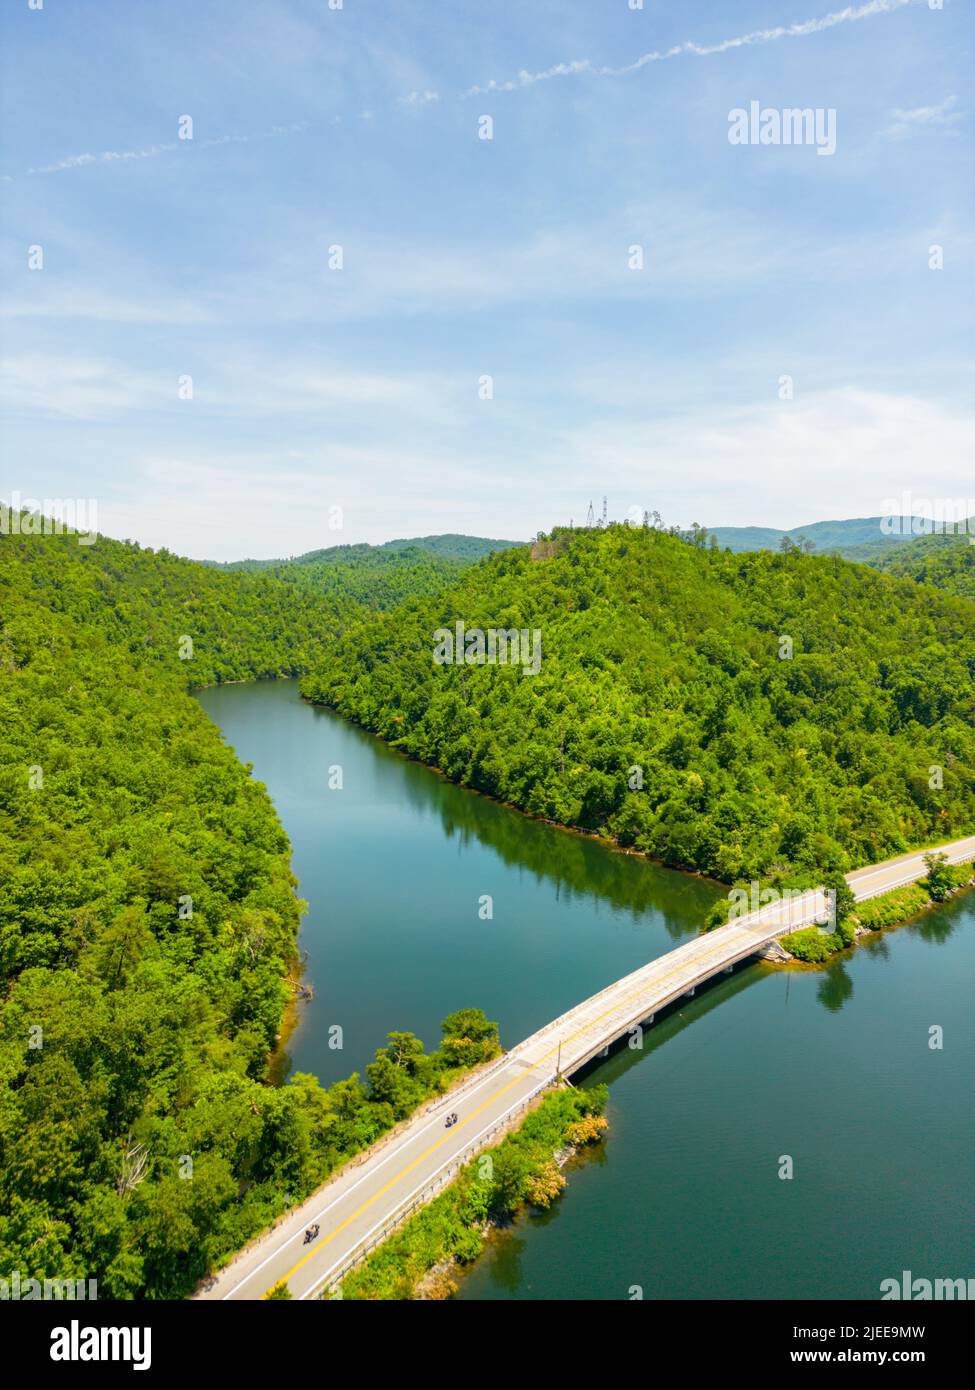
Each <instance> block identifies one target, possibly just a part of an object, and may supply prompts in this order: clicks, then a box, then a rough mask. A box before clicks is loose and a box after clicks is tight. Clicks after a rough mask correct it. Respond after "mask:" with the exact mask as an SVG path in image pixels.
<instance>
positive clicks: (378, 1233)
mask: <svg viewBox="0 0 975 1390" xmlns="http://www.w3.org/2000/svg"><path fill="white" fill-rule="evenodd" d="M556 1079H557V1078H556V1077H554V1076H550V1077H547V1078H546V1079H545V1080H544V1081H540V1082H539V1084H538V1085H537V1086H536V1087H535V1088H534V1089H533V1090H532V1091H529V1093H528V1095H527V1096H523V1097H522V1098H521V1099H520V1100H519V1101H516V1102H515V1104H514V1105H512V1107H511V1108H510V1110H506V1111H505V1113H504V1114H503V1115H502V1116H500V1117H499V1118H498V1119H496V1120H492V1121H491V1124H490V1125H488V1126H487V1128H486V1129H482V1130H481V1131H480V1133H479V1134H477V1135H476V1136H475V1137H474V1138H473V1139H471V1140H470V1141H469V1142H468V1143H467V1144H466V1145H465V1146H464V1148H463V1149H461V1150H460V1151H459V1152H458V1153H456V1154H454V1155H453V1157H452V1158H451V1159H450V1160H449V1162H447V1163H446V1164H444V1166H443V1168H441V1169H440V1170H439V1172H437V1173H436V1174H435V1175H434V1176H433V1177H432V1178H429V1179H427V1181H426V1182H424V1183H423V1184H422V1186H421V1187H419V1188H417V1189H416V1190H415V1191H414V1192H411V1193H410V1195H409V1196H408V1197H405V1198H404V1199H403V1201H402V1203H401V1204H400V1205H399V1206H398V1207H397V1208H396V1210H395V1211H394V1212H391V1213H390V1214H389V1215H388V1216H386V1217H384V1218H383V1220H382V1222H381V1223H380V1224H379V1225H378V1226H374V1227H373V1229H372V1230H371V1231H369V1232H368V1234H367V1235H365V1236H363V1238H362V1240H361V1241H360V1242H359V1244H358V1245H356V1247H355V1249H354V1250H353V1251H351V1252H350V1253H349V1254H347V1255H344V1256H343V1257H342V1259H341V1260H340V1261H339V1263H338V1264H336V1265H333V1266H332V1268H331V1269H330V1270H328V1271H327V1272H326V1273H325V1274H323V1275H322V1277H321V1278H320V1279H318V1280H317V1281H316V1282H315V1283H314V1284H313V1285H312V1287H311V1288H310V1289H309V1290H308V1292H307V1293H306V1294H303V1295H302V1298H312V1297H315V1298H325V1297H326V1296H327V1294H328V1292H329V1290H331V1289H333V1288H334V1287H335V1285H336V1284H340V1283H341V1282H342V1280H343V1279H344V1278H345V1277H346V1275H347V1274H349V1273H350V1272H351V1271H352V1270H353V1269H355V1268H356V1266H357V1265H360V1264H362V1262H363V1260H365V1259H367V1258H368V1256H369V1255H370V1254H371V1253H372V1251H373V1250H375V1248H376V1246H377V1245H382V1244H383V1242H384V1241H386V1240H388V1239H389V1237H390V1235H391V1234H392V1233H393V1231H394V1230H396V1228H397V1227H398V1226H402V1224H403V1222H404V1221H407V1220H408V1219H409V1218H410V1217H411V1216H412V1215H413V1213H414V1212H415V1211H417V1210H418V1209H419V1208H420V1207H422V1206H425V1205H426V1203H427V1202H429V1201H430V1200H431V1198H432V1197H434V1196H435V1195H436V1193H437V1192H438V1191H439V1190H440V1189H442V1188H444V1187H446V1186H447V1184H448V1183H449V1182H450V1181H451V1180H452V1179H453V1178H454V1177H455V1176H456V1174H457V1173H459V1172H460V1170H461V1168H463V1167H464V1166H465V1164H467V1163H469V1162H470V1160H471V1159H472V1158H474V1157H475V1156H476V1155H477V1153H478V1152H479V1151H480V1150H481V1149H482V1148H484V1146H485V1144H486V1143H487V1141H488V1140H489V1139H491V1138H492V1137H493V1136H494V1135H495V1134H497V1133H498V1131H499V1130H502V1129H505V1128H507V1126H508V1125H509V1124H510V1123H511V1120H512V1117H513V1116H515V1115H517V1114H518V1113H519V1112H520V1111H522V1110H524V1109H526V1108H527V1106H529V1105H531V1103H532V1101H533V1100H535V1099H536V1097H538V1096H539V1095H541V1093H542V1091H547V1090H548V1088H549V1087H550V1086H551V1085H552V1084H553V1082H555V1080H556Z"/></svg>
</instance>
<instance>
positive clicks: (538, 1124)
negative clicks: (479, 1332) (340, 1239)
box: [342, 1086, 606, 1299]
mask: <svg viewBox="0 0 975 1390" xmlns="http://www.w3.org/2000/svg"><path fill="white" fill-rule="evenodd" d="M605 1102H606V1088H605V1087H604V1086H598V1087H594V1088H592V1089H591V1090H581V1089H572V1088H569V1089H565V1090H558V1091H553V1092H551V1093H549V1094H548V1095H546V1096H545V1097H544V1099H543V1100H542V1102H541V1104H540V1105H539V1106H538V1107H537V1109H535V1110H532V1111H531V1112H530V1113H529V1115H528V1116H527V1117H526V1119H525V1120H524V1122H523V1123H522V1124H521V1125H520V1126H519V1128H518V1129H517V1130H516V1131H515V1132H514V1133H512V1134H509V1135H507V1136H506V1137H505V1138H504V1139H503V1140H502V1141H501V1143H500V1144H498V1145H497V1146H496V1147H495V1148H493V1149H488V1150H486V1151H485V1152H484V1153H482V1154H479V1155H478V1157H477V1158H475V1159H472V1161H471V1162H470V1163H469V1164H468V1165H467V1166H466V1167H465V1168H463V1169H462V1170H461V1172H460V1173H459V1175H458V1176H457V1178H456V1179H455V1181H454V1182H453V1183H451V1185H450V1186H449V1187H448V1188H447V1189H446V1190H445V1191H444V1192H442V1193H441V1194H440V1196H439V1197H437V1198H436V1199H435V1200H434V1201H432V1202H431V1203H430V1204H429V1205H428V1206H426V1207H424V1208H422V1210H420V1211H419V1212H417V1213H416V1215H415V1216H413V1217H411V1218H410V1220H409V1221H408V1222H407V1223H406V1224H405V1225H404V1226H403V1227H401V1229H400V1230H398V1231H397V1232H395V1234H394V1235H393V1236H392V1237H391V1238H390V1239H389V1240H387V1241H386V1242H385V1243H384V1244H383V1245H381V1246H380V1247H379V1248H378V1249H377V1250H375V1251H374V1252H373V1253H372V1254H371V1255H370V1256H369V1257H368V1259H367V1260H366V1261H365V1262H364V1263H363V1264H361V1265H359V1267H358V1268H357V1269H355V1270H353V1271H352V1273H351V1274H349V1275H348V1276H347V1277H346V1279H345V1280H344V1282H343V1284H342V1297H343V1298H344V1299H411V1298H418V1297H424V1298H441V1299H442V1298H449V1297H450V1295H451V1294H452V1293H454V1292H455V1290H456V1287H457V1286H456V1284H455V1282H454V1280H453V1279H452V1278H451V1269H452V1267H454V1268H455V1267H456V1266H458V1265H466V1264H470V1263H471V1262H472V1261H473V1260H475V1259H476V1258H477V1257H478V1255H479V1254H480V1253H481V1251H482V1250H483V1248H484V1243H485V1239H486V1237H487V1233H488V1231H489V1230H490V1229H491V1227H492V1225H498V1224H500V1223H502V1222H504V1221H507V1220H509V1219H510V1218H511V1216H513V1215H514V1214H515V1213H516V1212H517V1211H519V1210H520V1209H521V1208H523V1207H525V1206H534V1207H548V1206H551V1204H552V1202H553V1201H555V1199H556V1198H557V1197H558V1195H559V1193H560V1192H561V1191H562V1189H563V1188H564V1187H565V1178H564V1176H563V1175H562V1173H561V1171H560V1168H559V1163H558V1159H557V1156H561V1154H562V1153H563V1152H564V1151H565V1150H566V1149H571V1148H581V1147H582V1146H584V1145H587V1144H592V1143H596V1142H597V1141H598V1140H599V1139H600V1138H601V1137H602V1134H603V1131H604V1130H605V1128H606V1121H605V1119H604V1118H603V1115H602V1110H603V1106H604V1105H605Z"/></svg>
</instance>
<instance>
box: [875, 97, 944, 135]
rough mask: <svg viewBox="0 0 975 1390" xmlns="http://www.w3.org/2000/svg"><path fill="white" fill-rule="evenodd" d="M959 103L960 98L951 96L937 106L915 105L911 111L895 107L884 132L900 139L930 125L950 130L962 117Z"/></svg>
mask: <svg viewBox="0 0 975 1390" xmlns="http://www.w3.org/2000/svg"><path fill="white" fill-rule="evenodd" d="M957 104H958V98H957V97H956V96H949V97H945V99H944V101H942V102H940V103H939V104H938V105H937V106H915V107H914V108H913V109H912V110H910V111H901V110H899V109H897V108H896V107H895V109H894V110H893V111H891V113H890V115H891V123H890V125H889V126H888V127H887V129H886V131H885V132H884V133H885V134H886V135H889V136H891V137H893V138H894V139H900V138H902V137H903V136H905V135H913V134H916V133H917V132H918V131H920V130H924V129H925V128H928V127H930V126H938V127H940V128H942V129H944V128H948V129H949V130H950V129H951V128H952V127H953V126H954V125H955V124H956V123H957V122H958V121H960V120H961V117H962V112H961V111H958V110H957V109H956V107H957Z"/></svg>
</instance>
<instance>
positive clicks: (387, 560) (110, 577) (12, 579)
mask: <svg viewBox="0 0 975 1390" xmlns="http://www.w3.org/2000/svg"><path fill="white" fill-rule="evenodd" d="M348 550H349V551H350V552H351V553H349V554H343V555H341V556H338V555H337V556H336V557H335V558H334V559H333V560H331V561H330V562H327V563H326V562H321V563H315V564H309V565H299V564H297V563H295V564H292V565H288V564H284V565H281V566H280V567H276V568H275V569H273V570H271V571H265V570H260V571H257V572H250V571H243V572H237V571H231V572H229V573H228V572H226V571H225V570H222V569H220V568H217V567H213V566H210V565H206V564H198V563H197V562H195V561H193V560H184V559H182V558H181V557H180V556H178V555H174V554H172V553H171V552H170V551H168V550H152V549H148V548H143V547H141V546H139V545H136V544H135V543H133V542H130V541H114V540H110V539H109V538H108V537H106V536H99V537H98V538H97V540H96V541H95V542H94V544H92V545H81V544H79V543H78V542H77V540H76V539H74V538H72V537H71V536H68V535H62V536H57V535H46V536H41V535H38V536H29V535H16V534H15V535H12V536H3V535H0V593H8V592H9V593H11V594H17V595H19V597H20V599H21V600H22V601H23V602H27V603H33V604H39V605H42V606H43V607H44V608H46V609H50V610H51V611H52V612H55V613H63V614H65V615H66V616H68V617H70V618H72V619H73V620H74V621H75V622H76V623H77V624H78V625H80V626H81V627H83V628H84V629H85V631H86V632H91V633H96V632H97V633H100V634H101V635H102V636H104V637H105V638H106V639H107V640H108V641H110V642H111V643H113V644H118V645H120V646H122V647H123V648H124V650H125V651H127V652H128V653H129V654H130V655H132V656H133V657H134V658H139V659H141V658H143V657H149V658H151V659H152V660H153V661H154V662H157V663H159V664H160V665H162V666H165V667H166V668H168V669H169V670H172V671H177V672H179V673H180V676H181V679H183V680H184V681H185V683H186V684H188V685H191V686H201V685H212V684H216V683H218V682H220V681H231V680H249V679H255V678H261V677H268V676H279V675H292V676H293V675H297V674H299V673H301V672H302V671H305V670H307V669H309V667H310V666H312V665H313V664H315V663H316V662H320V661H321V659H322V654H323V652H324V649H325V644H326V642H327V640H328V639H329V638H330V637H333V636H335V635H337V634H338V633H340V632H341V631H342V630H343V628H344V627H345V626H346V624H347V623H348V622H349V621H350V620H351V619H352V618H353V617H356V616H361V615H362V614H363V612H368V611H371V610H373V609H384V608H390V607H393V606H394V605H395V604H398V603H401V602H403V601H405V600H406V599H408V598H410V597H413V596H415V595H419V594H429V593H435V592H438V591H439V590H440V589H442V588H443V586H444V584H445V583H446V582H447V581H448V580H451V579H455V578H457V577H458V576H459V575H460V574H461V572H462V570H463V564H462V563H461V562H458V561H456V560H450V559H445V558H442V557H439V556H437V555H435V554H432V553H431V552H429V551H427V550H425V549H423V548H422V547H420V546H416V547H403V548H401V549H398V550H390V551H382V550H375V549H373V548H371V547H368V546H366V547H362V548H361V552H362V553H359V550H360V548H357V547H348ZM187 639H189V640H187Z"/></svg>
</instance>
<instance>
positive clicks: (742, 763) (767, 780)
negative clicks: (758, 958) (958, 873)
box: [303, 526, 975, 881]
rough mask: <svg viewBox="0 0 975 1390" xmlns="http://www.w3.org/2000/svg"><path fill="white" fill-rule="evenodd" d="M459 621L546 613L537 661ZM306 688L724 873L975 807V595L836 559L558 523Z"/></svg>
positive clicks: (885, 845)
mask: <svg viewBox="0 0 975 1390" xmlns="http://www.w3.org/2000/svg"><path fill="white" fill-rule="evenodd" d="M458 620H460V621H463V622H464V623H465V624H466V626H467V627H468V628H471V627H479V628H482V629H488V628H491V627H497V628H513V627H517V628H528V629H534V628H538V629H540V631H541V634H542V660H541V669H540V672H539V674H538V675H525V674H522V671H521V669H520V668H519V667H514V666H501V665H489V664H484V665H438V664H435V662H434V660H433V651H434V640H435V639H434V633H435V630H436V629H438V628H443V627H450V626H451V625H452V624H454V623H455V622H456V621H458ZM785 639H791V643H792V655H791V658H789V657H788V650H789V648H788V643H787V642H786V641H785ZM780 653H781V655H780ZM303 689H304V690H305V692H306V693H307V694H308V695H309V696H311V697H312V698H314V699H317V700H319V701H322V702H325V703H328V704H332V705H334V706H336V707H337V708H338V709H340V710H341V711H342V712H344V713H345V714H347V715H349V716H351V717H352V718H354V719H356V720H358V721H359V722H360V723H362V724H364V725H365V726H366V727H368V728H370V729H374V730H376V731H378V732H380V733H381V734H382V735H383V736H384V737H386V738H387V739H389V740H390V741H391V742H393V743H394V744H395V745H396V746H398V747H400V748H402V749H404V750H405V751H406V752H408V753H410V754H411V755H413V756H414V757H417V758H419V759H422V760H423V761H425V762H428V763H432V764H435V765H437V766H438V767H440V768H442V769H443V771H444V772H445V773H446V774H447V775H448V776H450V777H452V778H454V779H455V780H457V781H460V782H464V783H468V784H470V785H472V786H475V787H478V788H480V789H482V790H484V791H486V792H489V793H491V794H492V795H495V796H498V797H500V798H502V799H504V800H507V801H510V802H513V803H514V804H516V805H518V806H520V807H522V808H524V809H525V810H527V811H529V812H532V813H533V814H536V815H539V816H543V817H547V818H550V819H552V820H554V821H557V822H561V823H563V824H566V825H575V826H580V827H584V828H588V829H592V830H596V831H600V832H603V833H606V834H609V835H613V836H615V837H616V838H618V839H619V840H620V841H621V842H622V843H623V844H627V845H634V846H636V848H638V849H639V850H642V851H644V852H646V853H648V854H650V855H653V856H657V857H660V858H662V859H664V860H666V861H667V862H669V863H672V864H676V865H685V866H689V867H692V868H695V869H698V870H703V871H706V872H708V873H711V874H714V875H716V876H718V877H719V878H721V879H724V880H726V881H733V880H736V879H740V878H751V877H759V876H761V875H765V874H769V873H772V872H775V873H777V874H778V875H779V876H780V877H781V876H782V875H788V874H789V873H793V874H796V875H801V874H803V873H812V872H815V873H817V874H819V873H823V872H827V871H835V870H837V869H848V868H849V867H851V866H853V865H858V864H863V863H866V862H870V861H874V860H878V859H882V858H883V857H884V856H885V855H889V854H895V853H897V852H899V851H902V850H906V849H907V848H909V847H911V846H916V845H920V844H924V843H930V842H933V841H935V840H940V839H947V838H950V837H951V836H953V835H961V834H963V833H970V832H971V831H972V829H973V828H975V728H973V721H975V607H973V606H972V605H971V604H969V603H966V602H964V601H963V600H961V599H958V598H954V597H951V596H948V595H945V594H939V593H937V592H935V591H933V590H931V589H922V588H919V587H918V586H916V585H915V584H913V583H911V582H908V581H903V580H896V579H891V578H888V577H887V576H885V575H881V574H878V573H877V572H875V571H874V570H871V569H869V568H867V567H866V566H862V565H855V564H850V563H848V562H846V561H843V560H840V559H837V558H827V557H816V556H810V555H803V554H800V553H788V554H773V553H770V552H757V553H752V554H732V553H731V552H728V551H721V550H706V549H704V547H703V544H701V545H691V544H688V543H686V541H685V540H682V539H681V538H679V537H677V536H674V535H670V534H667V533H664V532H660V531H655V530H649V529H631V528H629V527H625V526H612V527H610V528H609V529H608V530H606V531H601V530H593V531H588V530H587V531H579V532H566V531H556V532H553V534H552V537H551V538H550V539H549V540H548V541H545V542H540V543H538V544H536V545H534V546H532V547H525V548H523V549H519V550H516V551H509V552H507V553H505V554H502V555H497V556H494V557H493V558H491V559H490V560H487V561H485V562H483V563H482V564H481V565H479V566H477V567H475V568H474V569H472V570H469V571H467V572H466V574H465V575H464V576H463V577H462V578H461V580H460V581H459V583H458V584H457V585H455V586H454V588H453V589H451V590H450V591H449V593H448V594H445V595H441V596H439V597H436V598H432V599H424V600H420V601H419V602H417V603H414V604H412V605H411V606H410V607H409V608H405V609H401V610H397V611H395V612H393V613H390V614H388V615H383V616H380V617H377V618H373V619H371V620H369V621H366V622H363V623H361V624H358V625H356V626H355V627H354V628H351V629H349V631H348V632H347V633H346V634H345V636H344V638H343V639H342V640H341V642H339V644H338V645H337V647H336V648H335V649H333V650H332V651H331V652H330V655H329V660H328V663H327V665H326V666H324V667H323V668H322V669H321V670H320V671H319V672H317V673H313V674H312V675H311V676H309V677H307V678H306V679H305V681H304V683H303ZM935 768H942V769H943V774H942V775H943V787H941V788H939V787H938V786H937V782H938V780H939V777H938V774H937V773H935V772H933V771H932V769H935ZM641 782H642V786H641V785H640V783H641Z"/></svg>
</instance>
